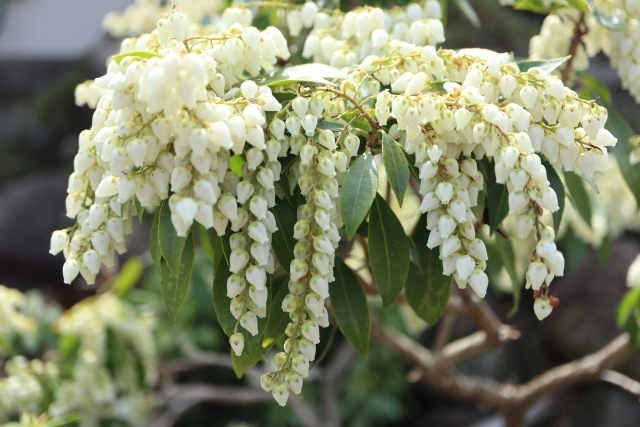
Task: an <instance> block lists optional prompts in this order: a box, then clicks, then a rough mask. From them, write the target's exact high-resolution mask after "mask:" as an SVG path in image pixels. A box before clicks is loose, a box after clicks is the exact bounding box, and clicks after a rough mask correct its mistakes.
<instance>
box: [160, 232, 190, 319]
mask: <svg viewBox="0 0 640 427" xmlns="http://www.w3.org/2000/svg"><path fill="white" fill-rule="evenodd" d="M193 252H194V247H193V234H189V236H188V237H187V238H186V243H185V244H184V246H183V248H182V252H181V253H180V254H179V255H178V266H177V269H176V273H175V274H174V272H173V271H171V269H170V268H169V264H168V262H167V260H166V259H165V258H162V259H161V260H160V268H159V270H160V277H161V278H162V282H161V285H162V299H163V300H164V305H165V307H167V312H168V313H169V317H170V318H171V321H172V322H173V324H174V325H175V324H176V322H177V320H178V313H179V312H180V307H182V303H183V302H184V299H185V298H186V296H187V293H188V292H189V285H190V284H191V273H192V272H193Z"/></svg>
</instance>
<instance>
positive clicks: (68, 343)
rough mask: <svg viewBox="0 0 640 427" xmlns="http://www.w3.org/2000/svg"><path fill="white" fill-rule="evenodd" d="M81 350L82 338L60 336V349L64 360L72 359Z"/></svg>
mask: <svg viewBox="0 0 640 427" xmlns="http://www.w3.org/2000/svg"><path fill="white" fill-rule="evenodd" d="M78 348H80V338H78V337H77V336H75V335H60V338H58V349H59V350H60V354H61V355H62V358H63V359H70V358H71V356H72V355H73V354H74V353H75V352H76V351H77V350H78Z"/></svg>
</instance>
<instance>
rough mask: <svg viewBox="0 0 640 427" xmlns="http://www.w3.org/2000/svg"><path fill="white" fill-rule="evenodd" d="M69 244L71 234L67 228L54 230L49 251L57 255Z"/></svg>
mask: <svg viewBox="0 0 640 427" xmlns="http://www.w3.org/2000/svg"><path fill="white" fill-rule="evenodd" d="M68 244H69V234H67V232H66V230H58V231H54V232H53V233H52V234H51V243H50V246H49V253H50V254H51V255H57V254H59V253H60V252H62V251H63V250H64V249H65V248H66V247H67V245H68Z"/></svg>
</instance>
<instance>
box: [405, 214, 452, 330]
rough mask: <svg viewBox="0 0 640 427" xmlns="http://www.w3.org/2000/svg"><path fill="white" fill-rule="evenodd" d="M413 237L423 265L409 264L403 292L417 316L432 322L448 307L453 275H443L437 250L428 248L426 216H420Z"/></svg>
mask: <svg viewBox="0 0 640 427" xmlns="http://www.w3.org/2000/svg"><path fill="white" fill-rule="evenodd" d="M412 239H413V241H414V243H415V245H416V248H417V251H418V257H419V260H420V265H421V266H422V268H421V269H420V268H418V267H416V265H415V264H413V263H412V264H411V265H409V274H408V276H407V281H406V283H405V289H404V291H405V294H406V295H407V301H408V302H409V305H410V306H411V308H413V311H415V313H416V314H417V315H418V317H420V318H421V319H423V320H424V321H426V322H427V323H429V324H430V325H433V324H435V323H436V322H437V321H438V319H440V317H441V316H442V314H444V311H445V309H446V308H447V304H448V303H449V298H450V296H451V282H452V278H451V277H450V276H449V277H448V276H445V275H443V274H442V271H443V269H442V260H441V259H440V257H439V253H438V251H437V250H431V249H429V248H428V247H427V240H429V231H428V230H427V216H426V215H422V216H421V217H420V220H419V221H418V224H417V225H416V229H415V231H414V232H413V235H412Z"/></svg>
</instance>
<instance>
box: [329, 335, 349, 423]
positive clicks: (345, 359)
mask: <svg viewBox="0 0 640 427" xmlns="http://www.w3.org/2000/svg"><path fill="white" fill-rule="evenodd" d="M356 354H357V353H356V350H355V349H354V348H353V346H352V345H351V344H349V342H348V341H346V340H345V341H343V342H342V344H341V345H340V347H339V348H338V351H337V352H336V354H335V355H334V356H333V358H332V359H331V363H329V365H328V366H327V367H326V369H325V372H324V374H323V376H322V384H321V392H322V405H323V408H324V413H325V422H324V425H325V426H326V427H340V425H341V420H340V401H339V399H338V390H337V386H338V382H339V380H340V378H341V377H342V376H343V375H344V373H345V372H346V370H347V369H348V368H349V366H350V365H351V362H353V359H354V358H355V356H356Z"/></svg>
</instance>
